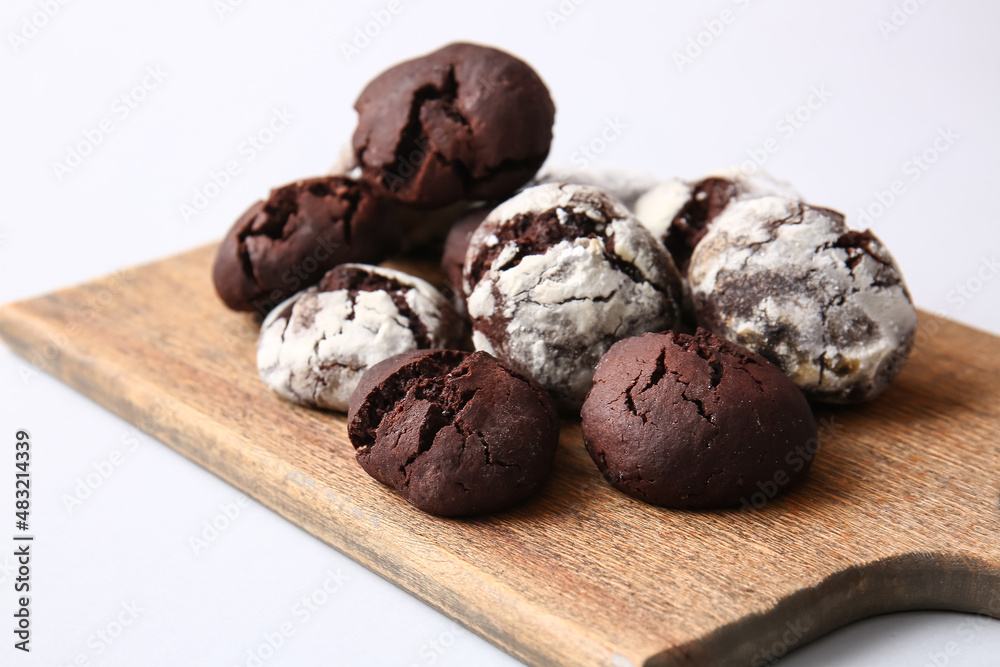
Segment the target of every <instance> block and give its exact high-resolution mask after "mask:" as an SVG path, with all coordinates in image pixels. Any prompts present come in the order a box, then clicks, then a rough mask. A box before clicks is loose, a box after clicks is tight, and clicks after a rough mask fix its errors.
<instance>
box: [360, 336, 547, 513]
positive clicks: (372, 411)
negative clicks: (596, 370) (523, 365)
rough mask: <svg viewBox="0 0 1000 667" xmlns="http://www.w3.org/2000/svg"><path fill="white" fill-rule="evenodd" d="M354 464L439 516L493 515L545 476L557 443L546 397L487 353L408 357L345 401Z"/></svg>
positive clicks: (367, 379)
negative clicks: (354, 457) (353, 452)
mask: <svg viewBox="0 0 1000 667" xmlns="http://www.w3.org/2000/svg"><path fill="white" fill-rule="evenodd" d="M347 419H348V434H349V435H350V438H351V442H352V443H353V444H354V447H355V448H356V449H357V458H358V463H360V464H361V467H362V468H364V469H365V471H366V472H367V473H368V474H369V475H371V476H372V477H374V478H375V479H377V480H378V481H380V482H382V483H383V484H386V485H388V486H391V487H392V488H394V489H396V490H397V491H398V492H399V493H400V495H402V496H403V498H405V499H406V500H407V501H409V502H410V503H412V504H413V505H415V506H416V507H418V508H420V509H422V510H424V511H425V512H429V513H431V514H438V515H441V516H464V515H471V514H483V513H486V512H496V511H499V510H502V509H506V508H508V507H511V506H512V505H515V504H517V503H519V502H521V501H522V500H524V499H525V498H527V497H528V496H530V495H532V494H533V493H534V492H535V491H536V490H538V488H539V487H540V486H541V485H542V483H543V482H545V480H546V479H547V478H548V476H549V473H550V472H551V470H552V462H553V459H554V456H555V452H556V446H557V444H558V441H559V422H558V419H557V417H556V413H555V408H554V407H553V405H552V401H551V399H550V398H549V397H548V395H547V394H546V393H545V391H544V390H543V389H542V388H541V387H539V386H538V385H537V384H536V383H535V382H533V381H532V380H530V379H529V378H527V377H524V376H522V375H519V374H517V373H515V372H513V371H511V370H510V369H509V368H507V367H506V366H504V365H503V364H501V363H500V362H499V361H497V360H496V359H494V358H493V357H491V356H490V355H488V354H486V353H485V352H473V353H469V352H457V351H454V350H434V351H417V352H408V353H406V354H401V355H399V356H396V357H393V358H391V359H386V360H385V361H383V362H381V363H379V364H376V365H375V366H373V367H372V368H371V369H370V370H369V371H368V372H367V373H365V375H364V377H363V378H362V380H361V383H360V384H359V385H358V388H357V389H356V390H355V391H354V395H353V396H352V397H351V405H350V411H349V413H348V417H347Z"/></svg>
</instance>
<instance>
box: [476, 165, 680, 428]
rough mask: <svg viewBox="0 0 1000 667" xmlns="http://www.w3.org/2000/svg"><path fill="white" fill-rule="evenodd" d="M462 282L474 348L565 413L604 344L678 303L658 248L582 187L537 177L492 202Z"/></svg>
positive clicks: (659, 323) (650, 325)
mask: <svg viewBox="0 0 1000 667" xmlns="http://www.w3.org/2000/svg"><path fill="white" fill-rule="evenodd" d="M464 289H465V293H466V295H467V296H468V309H469V316H470V317H471V319H472V329H473V332H472V340H473V343H474V345H475V347H476V349H478V350H486V351H487V352H489V353H491V354H494V355H496V356H497V357H498V358H499V359H501V360H502V361H504V362H506V363H509V364H511V365H512V366H514V367H517V368H521V369H523V370H524V371H525V372H527V373H528V374H529V375H531V376H532V377H533V378H535V379H536V380H537V381H538V382H539V383H540V384H541V385H542V386H543V387H545V388H546V389H547V390H548V391H549V392H550V393H551V394H552V396H553V398H555V400H556V403H557V404H558V405H559V406H560V408H561V409H564V410H567V411H575V410H578V409H579V408H580V405H581V404H582V403H583V398H584V396H585V395H586V393H587V389H589V388H590V381H591V378H592V377H593V374H594V367H595V366H596V365H597V362H598V360H599V359H600V358H601V356H602V355H603V354H604V353H605V352H606V351H607V350H608V348H609V347H611V345H612V343H614V342H615V341H616V340H619V339H621V338H625V337H627V336H632V335H636V334H639V333H644V332H646V331H658V330H662V329H667V328H672V327H673V326H675V325H676V324H677V322H678V320H679V318H680V311H681V280H680V276H679V275H678V273H677V269H676V268H675V267H674V263H673V262H672V261H671V259H670V256H669V255H668V254H667V252H666V251H665V250H664V249H663V246H661V245H660V244H659V243H658V242H657V241H656V239H654V238H653V237H652V236H651V235H650V233H649V232H648V231H646V229H645V228H644V227H643V226H642V225H640V224H639V223H638V222H637V221H636V220H635V218H633V217H632V216H631V214H630V213H629V212H628V211H627V210H626V209H625V207H624V206H622V204H621V203H620V202H618V201H617V200H616V199H613V198H610V197H608V196H607V195H605V194H604V193H602V192H601V191H600V190H597V189H596V188H592V187H589V186H585V185H559V184H554V183H553V184H547V185H539V186H537V187H534V188H530V189H528V190H525V191H524V192H522V193H520V194H519V195H517V196H516V197H514V198H512V199H509V200H507V201H506V202H504V203H503V204H501V205H500V206H498V207H497V208H495V209H493V211H492V212H491V213H490V214H489V216H487V218H486V220H484V221H483V223H482V224H481V225H480V226H479V228H478V229H477V230H476V231H475V233H474V234H473V236H472V240H471V241H470V243H469V249H468V251H467V253H466V257H465V272H464Z"/></svg>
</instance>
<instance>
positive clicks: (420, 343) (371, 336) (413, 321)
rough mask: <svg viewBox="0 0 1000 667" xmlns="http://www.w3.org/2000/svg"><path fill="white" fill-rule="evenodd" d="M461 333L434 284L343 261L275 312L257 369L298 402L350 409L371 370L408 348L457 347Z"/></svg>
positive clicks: (261, 342)
mask: <svg viewBox="0 0 1000 667" xmlns="http://www.w3.org/2000/svg"><path fill="white" fill-rule="evenodd" d="M461 331H462V328H461V324H460V321H459V319H458V315H457V314H456V313H455V311H454V309H453V308H452V307H451V304H449V303H448V301H447V300H446V299H445V298H444V297H443V296H442V295H441V294H440V293H439V292H438V291H437V290H436V289H434V287H432V286H431V285H430V284H429V283H427V282H425V281H423V280H421V279H419V278H415V277H413V276H410V275H408V274H406V273H402V272H401V271H394V270H391V269H383V268H379V267H375V266H368V265H363V264H342V265H340V266H338V267H335V268H334V269H332V270H331V271H330V272H329V273H327V274H326V275H325V276H324V277H323V280H322V281H320V284H319V285H317V286H315V287H311V288H309V289H307V290H305V291H304V292H301V293H300V294H297V295H296V296H294V297H292V298H291V299H289V300H288V301H286V302H285V303H283V304H281V305H280V306H279V307H277V308H275V309H274V310H273V311H272V312H271V314H270V315H268V317H267V319H265V321H264V324H263V325H262V326H261V332H260V338H259V339H258V343H257V370H258V372H259V373H260V377H261V379H262V380H263V381H264V384H266V385H267V386H268V387H270V388H271V389H272V390H273V391H274V392H275V393H277V394H278V395H279V396H281V397H283V398H285V399H287V400H289V401H292V402H293V403H299V404H301V405H307V406H310V407H319V408H326V409H329V410H339V411H346V410H347V407H348V403H349V401H350V398H351V393H352V392H353V391H354V388H355V387H356V386H357V384H358V382H360V380H361V377H362V375H363V374H364V372H365V371H366V370H367V369H368V368H370V367H371V366H373V365H375V364H376V363H378V362H380V361H382V360H383V359H387V358H389V357H391V356H393V355H396V354H400V353H402V352H407V351H409V350H415V349H429V348H443V347H450V346H453V345H455V344H457V342H458V337H459V335H460V333H461Z"/></svg>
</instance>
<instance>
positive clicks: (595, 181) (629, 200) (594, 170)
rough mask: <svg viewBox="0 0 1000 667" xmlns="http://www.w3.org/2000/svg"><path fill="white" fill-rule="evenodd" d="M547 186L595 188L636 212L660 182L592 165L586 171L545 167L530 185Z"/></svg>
mask: <svg viewBox="0 0 1000 667" xmlns="http://www.w3.org/2000/svg"><path fill="white" fill-rule="evenodd" d="M545 183H575V184H577V185H592V186H594V187H595V188H597V189H598V190H603V191H604V192H605V193H606V194H609V195H611V196H612V197H617V198H618V200H619V201H621V203H623V204H625V208H627V209H628V210H630V211H635V204H636V201H637V200H638V199H639V197H641V196H642V195H644V194H645V193H647V192H649V191H650V190H651V189H652V188H654V187H656V185H657V180H656V178H655V177H654V176H651V175H650V174H647V173H644V172H641V171H635V170H632V169H622V168H620V167H608V166H605V165H601V164H595V165H591V166H588V167H586V168H584V169H581V168H579V167H569V166H565V165H563V166H560V165H555V166H549V167H544V168H543V169H542V170H541V171H540V172H538V175H537V176H535V177H534V178H533V179H531V183H529V185H530V186H535V185H543V184H545Z"/></svg>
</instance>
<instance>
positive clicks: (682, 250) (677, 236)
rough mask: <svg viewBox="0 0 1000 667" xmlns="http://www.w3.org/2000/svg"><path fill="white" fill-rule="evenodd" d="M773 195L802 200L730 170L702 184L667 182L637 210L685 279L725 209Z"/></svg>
mask: <svg viewBox="0 0 1000 667" xmlns="http://www.w3.org/2000/svg"><path fill="white" fill-rule="evenodd" d="M772 195H777V196H782V197H789V198H792V199H801V196H800V195H799V194H798V192H796V191H795V189H794V188H792V186H790V185H789V184H787V183H784V182H782V181H779V180H777V179H776V178H774V177H773V176H771V175H769V174H767V173H764V172H762V171H757V172H755V173H753V174H750V175H747V174H745V173H744V172H743V171H742V170H740V169H737V168H730V169H724V170H721V171H718V172H713V173H712V174H709V175H708V176H706V177H705V178H703V179H701V180H700V181H694V182H690V183H689V182H685V181H682V180H680V179H677V178H674V179H670V180H668V181H665V182H663V183H661V184H659V185H657V186H656V187H654V188H651V189H650V190H647V191H646V192H645V193H644V194H643V195H642V196H641V197H639V199H638V201H637V202H636V204H635V208H634V210H635V215H636V217H637V218H638V219H639V221H640V222H641V223H642V224H643V225H644V226H645V227H646V228H647V229H648V230H649V231H650V232H652V234H653V236H655V237H656V238H657V239H659V240H660V242H661V243H663V245H664V246H666V248H667V250H668V251H669V252H670V256H671V257H673V259H674V262H675V263H676V264H677V269H678V270H679V271H680V272H681V274H682V275H686V274H687V271H688V264H689V263H690V262H691V253H692V252H694V248H695V246H697V245H698V243H699V242H700V241H701V239H702V238H703V237H704V236H705V234H706V233H707V232H708V228H709V226H710V225H711V224H712V221H713V220H715V218H716V217H718V216H719V214H721V213H722V212H723V211H725V210H726V207H728V206H729V205H730V204H732V203H734V202H739V201H745V200H748V199H757V198H759V197H767V196H772Z"/></svg>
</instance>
